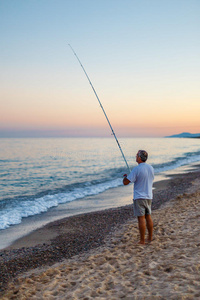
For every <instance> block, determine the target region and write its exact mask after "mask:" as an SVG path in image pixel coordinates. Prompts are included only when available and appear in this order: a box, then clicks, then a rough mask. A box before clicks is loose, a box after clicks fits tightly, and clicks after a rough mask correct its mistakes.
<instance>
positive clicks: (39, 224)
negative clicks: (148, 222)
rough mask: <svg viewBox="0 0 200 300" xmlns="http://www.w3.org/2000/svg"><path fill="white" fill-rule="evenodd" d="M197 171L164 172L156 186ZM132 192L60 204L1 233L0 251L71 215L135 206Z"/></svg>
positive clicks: (191, 167) (120, 189)
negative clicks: (174, 176)
mask: <svg viewBox="0 0 200 300" xmlns="http://www.w3.org/2000/svg"><path fill="white" fill-rule="evenodd" d="M198 168H200V165H198V164H196V163H193V164H190V165H186V166H182V167H179V168H177V169H175V170H170V171H166V172H165V173H161V174H156V175H155V180H154V187H156V186H158V185H157V182H159V185H160V184H161V182H165V181H166V180H169V179H170V178H172V177H173V175H178V174H182V173H187V172H189V171H195V170H196V169H198ZM132 190H133V186H132V185H129V186H126V187H125V188H124V187H123V186H119V187H115V188H113V189H109V190H106V191H104V192H103V193H100V194H97V195H91V196H87V197H84V198H82V199H78V200H76V201H71V202H67V203H64V204H59V205H58V206H56V207H52V208H51V209H49V210H48V211H47V212H44V213H42V214H36V215H33V216H29V217H26V218H23V219H22V221H21V223H19V224H16V225H12V226H10V227H9V228H7V229H4V230H0V251H1V250H4V249H6V248H8V247H10V246H11V247H12V245H16V247H17V245H18V244H17V241H20V240H21V239H23V238H24V237H26V236H29V235H30V234H32V233H34V232H35V231H37V230H39V229H41V228H43V227H44V226H46V225H48V224H50V223H52V222H55V221H60V220H62V219H65V218H68V217H71V216H76V215H81V214H85V213H90V212H96V211H102V210H106V209H112V208H118V207H122V206H125V205H130V204H132ZM26 246H27V247H31V246H34V242H33V243H32V242H31V241H30V243H29V244H26ZM14 247H15V246H14ZM19 247H20V245H19Z"/></svg>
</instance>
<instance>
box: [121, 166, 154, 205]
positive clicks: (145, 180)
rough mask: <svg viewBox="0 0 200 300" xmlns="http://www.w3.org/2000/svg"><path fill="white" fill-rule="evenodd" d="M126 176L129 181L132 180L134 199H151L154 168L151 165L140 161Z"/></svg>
mask: <svg viewBox="0 0 200 300" xmlns="http://www.w3.org/2000/svg"><path fill="white" fill-rule="evenodd" d="M127 178H128V180H129V181H130V182H134V197H133V198H134V200H136V199H153V193H152V186H153V179H154V169H153V167H152V166H150V165H148V164H147V163H140V164H139V165H138V166H137V167H135V168H133V170H132V171H131V173H130V174H129V175H128V176H127Z"/></svg>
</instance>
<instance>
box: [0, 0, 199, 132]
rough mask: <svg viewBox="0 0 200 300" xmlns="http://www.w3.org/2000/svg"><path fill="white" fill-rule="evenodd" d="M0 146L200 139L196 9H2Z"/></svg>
mask: <svg viewBox="0 0 200 300" xmlns="http://www.w3.org/2000/svg"><path fill="white" fill-rule="evenodd" d="M0 37H1V47H0V66H1V67H0V76H1V80H0V82H1V83H0V84H1V86H0V99H1V100H0V101H1V102H0V103H1V104H0V137H24V136H30V137H34V136H39V137H40V136H110V129H109V127H108V124H107V121H106V119H105V116H104V115H103V112H102V110H101V108H100V106H99V104H98V101H97V99H96V97H95V95H94V93H93V91H92V89H91V86H90V84H89V82H88V81H87V78H86V76H85V74H84V73H83V70H82V69H81V67H80V65H79V63H78V61H77V60H76V57H75V56H74V54H73V53H72V51H71V49H70V48H69V46H68V44H71V45H72V47H73V48H74V50H75V52H76V53H77V55H78V56H79V58H80V60H81V62H82V64H83V66H84V67H85V69H86V72H87V73H88V75H89V77H90V79H91V81H92V83H93V85H94V87H95V89H96V92H97V94H98V96H99V98H100V100H101V102H102V105H103V106H104V109H105V111H106V113H107V115H108V118H109V119H110V122H111V124H112V126H113V128H114V130H115V132H116V134H117V135H118V136H124V137H126V136H130V137H138V136H152V137H157V136H158V137H159V136H165V135H170V134H176V133H180V132H183V131H187V132H191V133H200V88H199V87H200V83H199V82H200V1H199V0H190V1H188V0H141V1H138V0H99V1H97V0H96V1H94V0H56V1H55V0H34V1H33V0H23V1H22V0H17V1H13V0H0Z"/></svg>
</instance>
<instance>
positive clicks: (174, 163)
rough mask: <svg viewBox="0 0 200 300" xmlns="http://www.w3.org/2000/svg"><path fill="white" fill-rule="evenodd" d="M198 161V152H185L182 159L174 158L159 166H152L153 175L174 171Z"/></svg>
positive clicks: (199, 155) (199, 159)
mask: <svg viewBox="0 0 200 300" xmlns="http://www.w3.org/2000/svg"><path fill="white" fill-rule="evenodd" d="M198 161H200V151H197V152H187V153H185V154H184V155H183V156H182V157H176V158H175V159H173V160H171V161H169V162H166V163H161V164H152V166H153V167H154V170H155V173H161V172H165V171H169V170H174V169H176V168H178V167H182V166H186V165H189V164H191V163H195V162H198Z"/></svg>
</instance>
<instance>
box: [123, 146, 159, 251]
mask: <svg viewBox="0 0 200 300" xmlns="http://www.w3.org/2000/svg"><path fill="white" fill-rule="evenodd" d="M147 158H148V153H147V152H146V151H145V150H139V151H138V153H137V155H136V162H137V163H138V166H137V167H135V168H133V170H132V171H131V173H130V174H129V175H128V176H127V175H124V179H123V184H124V185H128V184H129V183H131V182H133V183H134V201H133V207H134V215H135V216H136V217H137V218H138V226H139V232H140V241H139V244H143V245H144V244H145V231H146V227H147V230H148V242H151V241H152V236H153V221H152V218H151V204H152V198H153V195H152V186H153V179H154V169H153V167H152V166H150V165H149V164H147V163H146V160H147Z"/></svg>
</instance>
